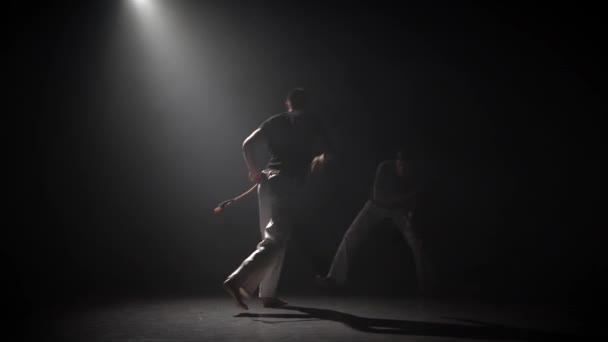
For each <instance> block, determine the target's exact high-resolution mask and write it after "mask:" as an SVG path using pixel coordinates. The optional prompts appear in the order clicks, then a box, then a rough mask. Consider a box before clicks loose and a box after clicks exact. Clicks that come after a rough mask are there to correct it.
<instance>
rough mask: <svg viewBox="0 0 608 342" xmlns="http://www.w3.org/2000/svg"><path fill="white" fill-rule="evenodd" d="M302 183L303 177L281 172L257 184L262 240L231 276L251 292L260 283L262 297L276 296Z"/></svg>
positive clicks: (250, 293)
mask: <svg viewBox="0 0 608 342" xmlns="http://www.w3.org/2000/svg"><path fill="white" fill-rule="evenodd" d="M301 187H302V183H301V181H298V180H297V179H294V178H290V177H286V176H281V175H279V174H273V175H269V176H268V177H267V178H265V179H264V180H262V182H261V183H260V185H259V186H258V201H259V215H260V232H261V234H262V241H261V242H260V243H258V245H257V248H256V250H255V251H254V252H253V253H252V254H251V255H249V257H247V258H246V259H245V260H244V261H243V262H242V263H241V265H240V266H239V267H238V268H237V269H236V270H235V271H234V272H233V273H232V274H231V275H230V276H229V277H228V279H234V281H235V284H236V285H237V286H238V287H240V288H242V289H243V290H245V292H247V294H248V295H252V294H253V293H254V292H255V290H256V288H258V286H259V297H276V293H277V286H278V283H279V279H280V275H281V268H282V266H283V258H284V256H285V247H286V245H287V240H288V239H289V236H290V233H291V229H292V225H293V222H294V221H293V220H294V213H295V208H296V203H297V201H298V199H299V194H300V193H301Z"/></svg>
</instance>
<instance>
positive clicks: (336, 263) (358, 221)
mask: <svg viewBox="0 0 608 342" xmlns="http://www.w3.org/2000/svg"><path fill="white" fill-rule="evenodd" d="M387 218H388V219H391V220H392V221H393V223H394V224H395V226H396V227H397V228H398V229H399V231H400V232H401V234H403V237H404V238H405V241H406V242H407V244H408V245H409V247H410V248H411V250H412V254H413V256H414V263H415V265H416V276H417V280H418V287H419V289H420V290H422V291H424V290H426V286H427V277H428V275H429V272H430V264H429V261H428V259H427V257H426V255H425V251H424V249H423V246H422V240H421V239H420V238H419V237H418V236H417V235H416V234H415V232H414V230H413V228H412V224H411V220H410V214H409V213H407V212H405V211H403V210H391V209H385V208H382V207H379V206H377V205H376V204H374V203H372V202H371V201H368V202H367V203H366V204H365V206H364V207H363V209H361V211H360V212H359V214H358V215H357V217H356V218H355V220H354V221H353V223H352V224H351V225H350V227H349V228H348V230H347V231H346V233H345V234H344V237H343V238H342V242H341V243H340V246H339V247H338V251H337V252H336V255H335V256H334V259H333V261H332V264H331V267H330V269H329V274H328V276H330V277H332V278H333V279H335V281H336V282H337V283H338V284H340V285H344V284H345V283H346V280H347V276H348V270H349V267H350V261H351V259H352V257H353V256H354V255H355V253H356V250H357V248H358V247H359V246H360V244H361V243H362V242H363V240H364V239H365V238H366V237H367V236H369V234H370V233H371V231H372V230H373V229H374V228H375V226H376V225H377V224H378V223H379V222H380V221H381V220H383V219H387Z"/></svg>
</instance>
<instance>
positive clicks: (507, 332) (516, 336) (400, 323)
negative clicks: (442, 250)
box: [235, 306, 576, 341]
mask: <svg viewBox="0 0 608 342" xmlns="http://www.w3.org/2000/svg"><path fill="white" fill-rule="evenodd" d="M281 309H284V310H292V311H298V312H300V313H269V314H266V313H263V314H258V313H241V314H238V315H236V316H235V317H250V318H283V319H287V320H282V321H262V322H264V323H269V324H276V323H285V322H290V321H293V320H296V321H302V320H306V321H309V320H326V321H334V322H339V323H343V324H345V325H347V326H349V327H351V328H352V329H355V330H358V331H362V332H368V333H381V334H398V335H415V336H436V337H437V336H440V337H458V338H470V339H494V340H507V339H511V340H532V341H561V340H564V339H566V338H568V339H572V338H575V337H576V336H574V335H571V334H564V333H553V332H542V331H534V330H529V329H520V328H514V327H507V326H504V325H499V324H492V323H484V322H478V321H469V320H464V319H462V321H468V322H471V323H474V324H476V325H462V324H450V323H433V322H419V321H406V320H397V319H379V318H368V317H360V316H355V315H351V314H348V313H344V312H339V311H335V310H329V309H317V308H308V307H301V306H285V307H282V308H281Z"/></svg>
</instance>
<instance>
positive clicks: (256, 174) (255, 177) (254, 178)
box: [249, 170, 262, 183]
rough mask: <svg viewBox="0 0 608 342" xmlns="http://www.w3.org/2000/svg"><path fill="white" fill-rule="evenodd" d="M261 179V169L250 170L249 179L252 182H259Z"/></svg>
mask: <svg viewBox="0 0 608 342" xmlns="http://www.w3.org/2000/svg"><path fill="white" fill-rule="evenodd" d="M260 179H262V173H261V172H260V171H257V170H255V171H249V180H250V181H251V182H252V183H259V182H260Z"/></svg>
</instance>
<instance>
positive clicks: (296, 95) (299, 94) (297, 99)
mask: <svg viewBox="0 0 608 342" xmlns="http://www.w3.org/2000/svg"><path fill="white" fill-rule="evenodd" d="M287 99H288V100H289V103H291V108H293V109H303V108H304V107H306V104H307V102H308V93H307V92H306V90H304V89H303V88H294V89H292V90H290V91H289V93H287Z"/></svg>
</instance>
